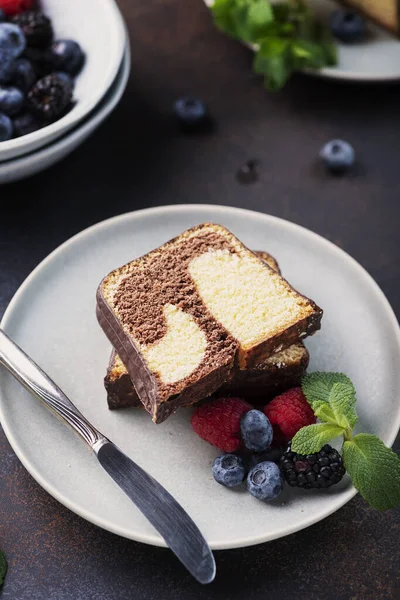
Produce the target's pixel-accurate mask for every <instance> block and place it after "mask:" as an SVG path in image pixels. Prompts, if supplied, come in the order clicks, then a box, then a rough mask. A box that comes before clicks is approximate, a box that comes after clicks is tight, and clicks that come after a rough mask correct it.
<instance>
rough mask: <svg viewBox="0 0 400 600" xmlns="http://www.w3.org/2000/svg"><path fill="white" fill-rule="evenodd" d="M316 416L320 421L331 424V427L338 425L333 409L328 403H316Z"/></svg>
mask: <svg viewBox="0 0 400 600" xmlns="http://www.w3.org/2000/svg"><path fill="white" fill-rule="evenodd" d="M313 410H314V414H315V416H316V417H318V419H320V421H323V422H324V423H330V424H331V425H338V422H337V421H336V417H335V414H334V412H333V410H332V408H331V407H330V406H329V404H328V403H327V402H314V408H313Z"/></svg>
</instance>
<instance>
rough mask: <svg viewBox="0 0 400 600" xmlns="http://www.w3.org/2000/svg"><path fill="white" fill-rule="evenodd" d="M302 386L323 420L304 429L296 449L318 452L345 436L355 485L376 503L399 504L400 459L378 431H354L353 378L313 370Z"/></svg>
mask: <svg viewBox="0 0 400 600" xmlns="http://www.w3.org/2000/svg"><path fill="white" fill-rule="evenodd" d="M302 389H303V393H304V395H305V396H306V398H307V401H308V403H309V404H310V406H311V407H312V409H313V411H314V414H315V416H316V417H317V418H318V419H319V420H320V421H322V423H317V424H314V425H308V426H307V427H303V428H302V429H300V431H298V432H297V433H296V435H295V436H294V438H293V440H292V450H293V452H297V453H298V454H314V453H315V452H319V451H320V450H321V448H322V446H324V445H325V444H326V443H328V442H330V441H331V440H333V439H335V438H337V437H339V436H342V438H343V440H344V444H343V453H342V458H343V463H344V466H345V468H346V470H347V472H348V474H349V475H350V477H351V479H352V482H353V484H354V487H355V488H356V489H357V490H358V491H359V492H360V494H361V495H362V496H363V498H364V499H365V500H366V501H367V502H368V503H369V504H370V505H371V506H372V507H374V508H377V509H379V510H387V509H390V508H395V507H396V506H397V505H398V504H399V503H400V459H399V457H398V456H397V455H396V454H395V453H394V452H393V451H392V450H391V449H390V448H388V447H387V446H385V444H384V443H383V442H382V441H381V440H380V439H379V438H378V437H377V436H376V435H372V434H369V433H359V434H357V435H353V430H354V427H355V425H356V423H357V420H358V418H357V413H356V409H355V404H356V391H355V388H354V385H353V384H352V382H351V381H350V379H349V378H348V377H347V376H346V375H344V374H343V373H318V372H317V373H310V374H308V375H306V376H305V377H304V378H303V381H302Z"/></svg>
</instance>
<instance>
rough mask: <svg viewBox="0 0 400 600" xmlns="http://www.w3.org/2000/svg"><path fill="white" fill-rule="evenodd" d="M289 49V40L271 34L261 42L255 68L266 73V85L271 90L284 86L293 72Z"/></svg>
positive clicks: (254, 64) (261, 72)
mask: <svg viewBox="0 0 400 600" xmlns="http://www.w3.org/2000/svg"><path fill="white" fill-rule="evenodd" d="M288 49H289V41H288V40H284V39H281V38H279V37H272V36H271V37H268V38H266V39H265V40H263V41H262V42H261V44H260V47H259V49H258V52H257V53H256V56H255V59H254V63H253V69H254V71H255V72H256V73H260V74H262V75H265V85H266V87H267V88H268V89H270V90H278V89H280V88H282V87H283V86H284V84H285V83H286V81H287V80H288V78H289V76H290V74H291V71H292V69H291V65H290V62H289V59H290V56H289V53H288Z"/></svg>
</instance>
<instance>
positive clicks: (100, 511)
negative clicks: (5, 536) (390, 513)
mask: <svg viewBox="0 0 400 600" xmlns="http://www.w3.org/2000/svg"><path fill="white" fill-rule="evenodd" d="M205 222H213V223H219V224H221V225H224V226H225V227H227V228H228V229H229V230H230V231H232V232H233V233H234V234H236V235H237V236H238V237H239V239H240V240H242V242H243V243H244V244H246V245H247V246H248V247H250V248H254V249H256V250H265V251H267V252H270V253H271V254H272V255H273V256H274V257H275V258H276V259H277V260H278V262H279V265H280V267H281V269H282V273H283V276H284V277H285V278H286V279H287V280H288V281H289V282H290V284H291V285H292V286H293V287H294V288H295V289H298V290H301V292H302V293H303V294H305V295H306V296H308V297H309V298H312V299H313V300H314V301H315V302H316V303H317V304H318V306H320V307H322V309H323V310H324V315H323V319H322V328H321V330H320V331H318V332H317V333H316V334H315V335H314V336H312V337H310V338H307V339H306V346H307V348H308V350H309V352H310V356H311V361H310V365H309V368H308V373H310V374H313V373H316V372H335V373H344V374H346V376H347V377H348V378H349V380H351V382H352V383H351V382H350V381H349V380H348V379H347V378H346V377H344V376H343V375H329V376H328V375H322V376H321V375H311V376H310V377H309V378H308V379H306V380H305V381H304V391H305V393H306V396H307V398H308V400H309V402H310V404H311V405H312V408H313V410H314V412H315V413H316V415H317V416H318V417H319V420H320V422H319V423H317V424H315V425H314V426H313V427H314V429H307V428H305V429H300V432H302V433H300V434H298V437H297V440H295V441H296V443H298V444H299V446H298V449H301V450H302V452H305V453H307V454H308V453H311V452H314V451H315V452H316V451H317V450H318V449H319V448H321V447H322V446H323V445H324V444H327V443H329V444H333V445H334V446H335V447H336V448H337V449H338V450H340V451H341V452H343V458H344V463H345V466H346V468H347V471H348V472H347V473H346V474H345V475H344V477H343V478H341V480H340V482H339V483H336V484H335V485H332V486H331V487H329V488H327V489H300V488H299V487H293V488H291V487H290V486H289V485H288V484H287V483H285V485H284V488H283V491H282V492H281V494H280V495H279V496H278V497H277V498H276V499H274V500H272V501H268V502H264V501H261V500H259V499H257V498H255V497H254V496H253V495H251V493H249V492H248V491H247V489H246V484H245V483H243V484H242V485H240V486H239V487H238V488H237V489H228V488H227V487H224V486H223V485H219V484H218V483H216V481H214V478H213V474H212V464H213V461H214V460H215V459H216V458H217V457H218V456H219V455H220V454H221V452H220V451H219V450H218V449H217V448H215V447H213V446H212V445H210V444H209V443H207V442H205V441H204V440H203V439H201V438H200V437H199V436H198V435H196V433H195V431H194V430H193V428H192V426H191V415H192V414H193V409H188V408H182V409H180V410H179V411H178V412H177V413H176V414H175V415H173V416H171V417H170V418H169V419H167V420H166V421H165V422H164V423H161V424H160V425H156V424H154V423H153V422H152V420H151V417H150V415H149V414H148V413H147V412H146V411H145V410H140V409H139V408H135V407H131V408H125V409H121V410H113V411H110V410H109V408H108V405H107V400H106V392H105V389H104V386H103V379H104V376H105V373H106V367H107V364H108V361H109V356H110V350H111V348H110V344H109V342H108V340H107V338H106V337H105V335H104V333H103V331H102V330H101V328H100V326H99V324H98V323H97V320H96V315H95V305H96V301H95V297H96V289H97V286H98V285H99V282H100V281H101V280H102V278H103V277H104V275H105V274H107V273H109V272H110V271H111V270H112V269H115V268H116V267H119V266H120V265H123V264H125V263H127V262H129V261H131V260H132V259H134V258H136V257H138V256H141V255H143V254H145V253H147V252H149V251H150V250H152V249H154V248H156V247H158V246H160V245H161V244H163V243H164V242H166V241H167V240H169V239H171V238H173V237H175V236H177V235H179V234H181V233H182V231H185V230H186V229H188V228H190V227H193V226H194V225H198V224H200V223H205ZM254 285H257V282H254ZM1 326H2V327H3V328H4V330H5V331H6V332H7V333H8V334H9V335H10V336H11V337H12V339H14V340H15V341H16V343H17V344H19V345H20V346H21V347H22V348H24V350H25V351H26V352H27V353H28V354H29V355H30V356H31V357H32V358H33V359H34V360H35V362H37V363H38V364H39V365H40V366H41V367H42V368H43V369H44V370H45V371H46V372H47V373H48V374H49V376H50V377H51V378H52V379H53V380H54V381H55V382H56V383H57V384H58V385H59V386H60V387H61V388H62V389H63V390H64V391H65V393H66V394H67V395H68V397H69V398H70V399H71V400H72V401H73V402H74V403H75V404H76V406H77V407H78V409H79V410H80V411H81V412H82V413H83V414H84V415H85V416H86V417H87V419H88V420H89V421H90V422H91V423H93V425H95V427H97V428H99V429H100V430H101V431H102V432H103V433H104V434H105V435H106V436H107V437H108V438H110V439H111V440H112V441H113V442H115V443H116V444H117V445H118V446H119V447H120V448H121V449H122V450H123V451H124V452H125V453H126V454H127V455H128V456H130V457H131V458H132V459H133V460H134V461H136V462H137V463H138V464H139V465H140V466H142V467H143V468H144V469H145V470H146V471H147V472H148V473H150V474H151V475H153V476H154V477H155V478H156V479H157V480H158V481H159V482H160V483H161V484H162V485H164V486H165V487H166V488H167V489H168V490H169V491H170V492H171V493H172V495H173V496H174V497H175V498H176V499H177V500H178V501H179V502H180V503H181V504H182V506H183V507H184V508H185V509H186V510H187V511H188V513H189V514H190V516H191V517H192V518H193V519H194V520H195V522H196V523H197V525H198V526H199V528H200V529H201V531H202V532H203V533H204V535H205V537H206V538H207V541H208V542H209V544H210V545H211V547H212V548H214V549H223V548H235V547H242V546H249V545H252V544H258V543H261V542H266V541H270V540H273V539H276V538H279V537H282V536H285V535H288V534H291V533H294V532H296V531H299V530H300V529H304V528H305V527H309V526H310V525H312V524H313V523H316V522H317V521H320V520H321V519H323V518H325V517H327V516H328V515H330V514H331V513H333V512H334V511H336V510H338V509H339V508H340V507H341V506H343V505H344V504H346V502H348V501H349V500H350V499H351V498H353V497H354V495H355V494H356V489H355V488H354V487H353V485H352V481H353V483H354V484H355V485H356V486H357V487H358V489H359V490H360V491H361V493H362V495H363V496H364V497H365V498H366V499H367V501H368V502H369V503H370V504H371V505H373V506H375V507H376V508H378V509H388V508H391V507H393V506H394V505H396V504H397V503H398V502H399V500H400V460H399V459H398V458H397V457H396V455H395V454H394V453H393V452H392V451H391V450H390V449H389V447H390V446H391V445H392V444H393V442H394V440H395V438H396V434H397V432H398V429H399V425H400V404H399V401H398V397H399V390H400V369H399V365H400V331H399V325H398V323H397V320H396V318H395V315H394V313H393V311H392V309H391V307H390V305H389V303H388V301H387V299H386V298H385V296H384V294H383V292H382V291H381V290H380V288H379V287H378V285H377V284H376V283H375V282H374V281H373V279H372V278H371V277H370V275H368V273H367V272H366V271H365V270H364V269H363V268H362V267H361V266H360V265H359V264H358V263H357V262H356V261H355V260H354V259H352V258H351V257H350V256H349V255H348V254H346V253H345V252H343V251H342V250H341V249H340V248H338V247H337V246H335V245H334V244H332V243H331V242H329V241H327V240H325V239H323V238H322V237H320V236H319V235H317V234H315V233H312V232H311V231H309V230H307V229H304V228H302V227H300V226H298V225H295V224H293V223H289V222H287V221H284V220H282V219H278V218H276V217H272V216H269V215H265V214H261V213H257V212H252V211H247V210H243V209H238V208H230V207H223V206H209V205H187V204H186V205H181V206H179V205H178V206H165V207H159V208H151V209H146V210H141V211H137V212H133V213H128V214H125V215H121V216H118V217H115V218H112V219H109V220H107V221H104V222H103V223H99V224H97V225H94V226H93V227H90V228H89V229H86V230H85V231H82V232H81V233H79V234H78V235H76V236H75V237H73V238H72V239H70V240H69V241H67V242H66V243H64V244H63V245H62V246H60V247H59V248H58V249H57V250H55V251H54V252H53V253H52V254H50V256H48V257H47V258H46V259H45V260H44V261H43V262H42V263H41V264H40V265H39V266H38V267H37V268H36V269H35V270H34V271H33V273H32V274H31V275H30V276H29V277H28V279H27V280H26V281H25V282H24V284H23V285H22V286H21V288H20V289H19V291H18V292H17V293H16V295H15V296H14V298H13V300H12V301H11V303H10V305H9V307H8V309H7V311H6V313H5V316H4V318H3V320H2V323H1ZM353 385H354V387H353ZM355 398H357V402H355ZM357 417H358V420H357ZM0 419H1V424H2V427H3V429H4V431H5V433H6V435H7V438H8V440H9V442H10V443H11V445H12V447H13V449H14V451H15V452H16V454H17V455H18V457H19V459H20V460H21V462H22V463H23V465H24V466H25V467H26V469H27V470H28V471H29V472H30V473H31V475H32V476H33V477H34V478H35V479H36V481H37V482H38V483H39V484H40V485H41V486H42V487H43V488H44V489H45V490H47V491H48V492H49V493H50V494H51V495H52V496H54V497H55V498H56V499H57V500H58V501H59V502H61V503H62V504H64V505H65V506H66V507H68V508H69V509H71V510H72V511H74V512H75V513H77V514H78V515H80V516H81V517H83V518H85V519H87V520H88V521H91V522H92V523H95V524H96V525H98V526H100V527H103V528H104V529H107V530H109V531H112V532H114V533H116V534H118V535H121V536H124V537H127V538H130V539H133V540H137V541H140V542H144V543H148V544H153V545H158V546H163V545H164V542H163V540H162V538H161V537H160V536H159V535H158V534H157V532H156V531H155V530H154V529H153V528H152V526H151V525H150V524H149V522H148V521H147V520H146V519H145V517H144V516H143V515H142V514H141V513H140V512H139V510H137V509H136V507H135V506H133V504H132V502H131V501H130V500H129V498H128V497H127V496H125V494H124V493H123V492H122V491H121V490H120V489H119V488H118V487H117V486H115V484H114V482H113V481H112V480H111V478H109V477H107V476H106V475H105V474H104V471H103V470H102V469H101V467H100V466H99V465H98V464H97V462H96V461H93V457H92V456H91V455H90V452H89V451H88V449H87V448H86V446H85V445H84V444H83V443H82V441H81V440H80V439H78V437H77V436H75V435H74V434H73V433H72V432H71V431H70V430H69V429H68V428H66V427H65V426H64V424H63V423H61V422H60V421H59V420H57V419H55V418H54V416H53V415H52V414H51V413H50V412H49V411H48V410H47V409H46V408H45V407H42V406H41V405H40V404H39V403H38V401H37V400H36V398H34V397H33V396H31V395H30V394H29V393H28V392H27V391H26V390H25V389H24V388H23V387H22V386H21V385H20V384H19V383H18V382H17V381H15V380H14V379H13V377H12V376H11V375H9V374H8V373H7V372H6V371H5V370H4V369H0ZM353 428H354V431H353ZM274 435H275V434H274ZM374 436H378V437H379V438H380V440H382V441H379V439H378V438H377V437H374ZM328 459H329V453H328ZM303 462H304V461H303ZM322 462H326V461H325V460H323V461H322ZM330 466H331V468H333V466H332V465H330ZM321 467H322V463H321ZM296 468H297V467H296ZM349 473H350V475H351V477H350V476H349ZM289 476H290V474H289ZM310 477H311V476H310ZM0 559H1V557H0ZM0 566H1V565H0ZM0 576H1V570H0Z"/></svg>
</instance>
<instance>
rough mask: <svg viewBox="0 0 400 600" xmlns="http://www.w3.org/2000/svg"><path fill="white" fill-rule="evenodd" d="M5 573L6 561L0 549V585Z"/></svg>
mask: <svg viewBox="0 0 400 600" xmlns="http://www.w3.org/2000/svg"><path fill="white" fill-rule="evenodd" d="M6 573H7V561H6V558H5V556H4V554H3V553H2V551H1V550H0V587H1V586H2V585H3V583H4V577H5V576H6Z"/></svg>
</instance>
